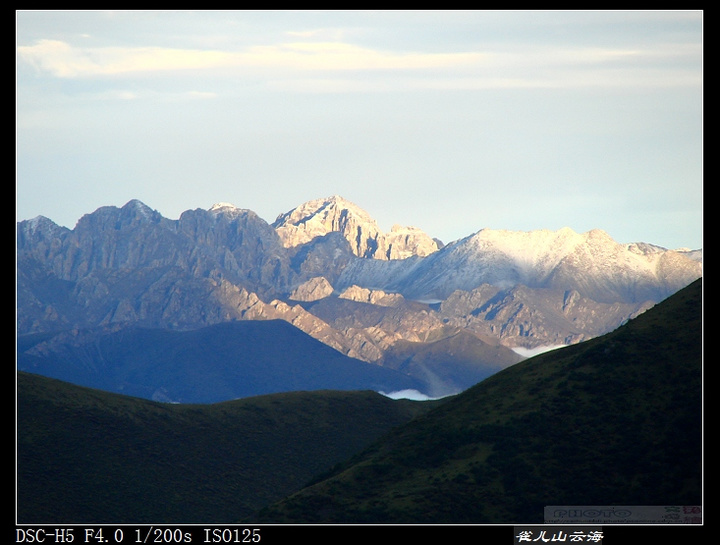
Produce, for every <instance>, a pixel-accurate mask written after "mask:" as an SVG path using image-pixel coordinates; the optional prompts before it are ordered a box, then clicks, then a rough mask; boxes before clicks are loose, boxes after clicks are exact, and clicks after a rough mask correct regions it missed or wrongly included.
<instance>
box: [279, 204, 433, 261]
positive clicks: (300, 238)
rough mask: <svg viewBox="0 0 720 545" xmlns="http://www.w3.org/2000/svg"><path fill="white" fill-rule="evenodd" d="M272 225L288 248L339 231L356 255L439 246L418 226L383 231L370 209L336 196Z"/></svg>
mask: <svg viewBox="0 0 720 545" xmlns="http://www.w3.org/2000/svg"><path fill="white" fill-rule="evenodd" d="M273 227H275V229H276V230H277V233H278V235H279V236H280V239H281V240H282V242H283V245H284V246H285V247H288V248H292V247H296V246H299V245H301V244H305V243H306V242H310V241H312V240H313V239H315V238H317V237H321V236H323V235H326V234H328V233H340V234H341V235H342V236H343V238H345V239H346V240H347V241H348V243H349V244H350V249H351V251H352V253H353V254H354V255H356V256H358V257H369V258H374V259H381V260H390V259H405V258H406V257H410V256H426V255H429V254H431V253H433V252H435V251H436V250H437V249H438V248H439V243H438V242H437V241H435V240H433V239H432V238H430V236H428V235H427V234H426V233H424V232H423V231H421V230H420V229H418V228H416V227H403V226H400V225H393V227H392V229H391V231H390V233H384V232H382V231H381V230H380V228H379V227H378V225H377V223H376V222H375V220H374V219H373V218H372V217H371V216H370V215H369V214H368V213H367V212H365V211H364V210H363V209H361V208H359V207H358V206H356V205H355V204H353V203H351V202H349V201H347V200H345V199H343V198H342V197H339V196H337V195H334V196H332V197H329V198H327V199H317V200H313V201H309V202H306V203H305V204H302V205H300V206H298V207H297V208H294V209H293V210H290V211H289V212H287V213H285V214H280V215H279V216H278V218H277V219H276V220H275V222H274V223H273Z"/></svg>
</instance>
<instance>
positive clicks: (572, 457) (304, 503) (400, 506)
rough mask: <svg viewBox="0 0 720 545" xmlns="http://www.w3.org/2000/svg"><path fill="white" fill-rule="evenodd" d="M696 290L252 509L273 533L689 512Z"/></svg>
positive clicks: (696, 407)
mask: <svg viewBox="0 0 720 545" xmlns="http://www.w3.org/2000/svg"><path fill="white" fill-rule="evenodd" d="M702 410H703V406H702V283H701V280H698V281H696V282H694V283H693V284H691V285H690V286H689V287H687V288H685V289H683V290H681V291H679V292H678V293H676V294H675V295H673V296H671V297H670V298H668V299H667V300H665V301H663V302H661V303H659V304H658V305H656V306H655V307H653V308H652V309H650V310H648V311H647V312H645V313H644V314H642V315H640V316H638V317H637V318H635V319H633V320H631V321H630V322H629V323H627V324H626V325H624V326H622V327H620V328H619V329H617V330H616V331H614V332H612V333H609V334H606V335H604V336H602V337H598V338H596V339H592V340H590V341H587V342H584V343H581V344H577V345H573V346H571V347H567V348H564V349H560V350H556V351H553V352H549V353H546V354H542V355H540V356H536V357H534V358H531V359H529V360H526V361H524V362H521V363H519V364H517V365H514V366H512V367H510V368H508V369H505V370H503V371H500V372H499V373H497V374H495V375H493V376H492V377H490V378H488V379H486V380H484V381H483V382H481V383H480V384H478V385H476V386H474V387H473V388H471V389H469V390H467V391H465V392H463V393H462V394H459V395H457V396H455V397H454V398H452V399H449V400H448V401H447V402H446V403H444V404H443V405H442V406H440V407H438V408H437V409H434V410H433V411H431V412H429V413H427V414H425V415H423V416H420V417H418V418H416V419H414V420H413V421H411V422H410V423H408V424H407V425H405V426H403V427H402V428H401V429H398V430H396V432H395V433H393V434H392V436H386V437H385V438H384V439H383V440H381V441H378V442H377V443H375V444H374V445H372V446H371V447H370V448H368V449H367V450H366V451H364V452H363V453H362V454H360V455H358V456H355V457H354V458H353V459H351V460H350V461H348V462H346V463H343V464H341V465H339V466H338V467H336V468H335V469H334V470H333V471H332V472H331V473H329V474H327V475H325V476H324V477H323V478H319V479H317V481H316V482H315V484H313V485H311V486H309V487H307V488H305V489H303V490H301V491H300V492H298V493H296V494H294V495H292V496H290V497H289V498H286V499H285V500H283V501H282V502H279V503H277V504H275V505H273V506H270V507H269V508H267V509H265V510H263V511H262V512H261V513H260V514H259V515H257V516H256V517H255V518H254V519H253V520H254V521H257V522H282V523H320V522H322V523H341V522H347V523H538V522H543V516H544V508H545V506H552V505H590V506H592V505H700V504H701V502H702Z"/></svg>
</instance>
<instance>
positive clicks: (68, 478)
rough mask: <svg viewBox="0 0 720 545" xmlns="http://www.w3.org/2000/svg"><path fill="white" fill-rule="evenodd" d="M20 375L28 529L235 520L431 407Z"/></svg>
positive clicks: (353, 397) (20, 477)
mask: <svg viewBox="0 0 720 545" xmlns="http://www.w3.org/2000/svg"><path fill="white" fill-rule="evenodd" d="M17 381H18V384H17V415H18V416H17V440H18V442H17V522H18V523H21V524H35V523H173V522H174V523H193V522H197V523H201V522H202V523H229V522H233V521H237V520H238V518H242V517H247V516H249V515H250V514H251V513H253V512H254V511H257V510H258V509H259V508H261V507H262V506H264V505H267V504H268V503H270V502H273V501H276V500H278V499H280V498H282V497H284V496H286V495H288V494H290V493H292V492H294V491H296V490H298V489H299V488H300V487H302V486H303V485H304V484H306V483H307V482H308V481H309V480H310V479H311V478H312V476H313V475H316V474H318V473H321V472H324V471H327V470H328V469H329V468H330V467H332V466H333V465H334V464H336V463H338V462H340V461H341V460H344V459H346V458H348V457H349V456H351V455H353V454H354V453H356V452H358V451H360V450H361V449H363V448H364V447H366V446H367V445H368V444H370V443H371V442H372V441H374V440H375V439H377V438H378V437H379V436H381V435H382V434H384V433H386V432H388V430H390V429H391V428H393V427H394V426H398V425H400V424H402V423H405V422H407V421H408V420H409V419H411V418H412V417H414V416H415V415H416V414H418V412H420V411H424V410H427V409H428V408H430V407H431V406H432V404H433V403H434V402H413V401H409V400H397V401H394V400H391V399H389V398H386V397H384V396H381V395H380V394H377V393H374V392H369V391H362V392H340V391H317V392H295V393H284V394H273V395H267V396H258V397H253V398H247V399H242V400H236V401H228V402H224V403H217V404H213V405H178V404H166V403H157V402H153V401H148V400H143V399H138V398H133V397H129V396H122V395H117V394H112V393H107V392H103V391H100V390H93V389H88V388H84V387H79V386H75V385H72V384H68V383H65V382H61V381H58V380H55V379H50V378H46V377H41V376H37V375H32V374H28V373H24V372H18V374H17Z"/></svg>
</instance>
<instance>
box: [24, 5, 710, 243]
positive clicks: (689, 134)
mask: <svg viewBox="0 0 720 545" xmlns="http://www.w3.org/2000/svg"><path fill="white" fill-rule="evenodd" d="M702 31H703V12H702V11H484V10H478V11H202V10H201V11H16V42H17V54H16V88H17V100H16V144H17V145H16V216H17V220H18V221H21V220H24V219H31V218H34V217H36V216H38V215H43V216H46V217H48V218H50V219H52V220H53V221H54V222H56V223H58V224H60V225H64V226H66V227H69V228H73V227H74V226H75V223H76V222H77V220H78V219H79V218H80V217H81V216H83V215H84V214H87V213H91V212H93V211H94V210H96V209H97V208H99V207H101V206H118V207H120V206H123V205H124V204H125V203H126V202H128V201H129V200H131V199H139V200H141V201H142V202H144V203H145V204H146V205H148V206H149V207H150V208H153V209H155V210H157V211H158V212H160V213H161V214H162V215H163V216H165V217H167V218H171V219H177V218H178V217H179V216H180V214H181V213H182V212H183V211H185V210H189V209H196V208H204V209H208V208H210V207H211V206H212V205H213V204H215V203H217V202H229V203H231V204H234V205H235V206H237V207H239V208H248V209H250V210H253V211H254V212H256V213H257V214H258V215H259V216H260V217H261V218H263V219H265V220H266V221H267V222H268V223H271V222H273V221H274V220H275V218H276V217H277V216H278V215H279V214H281V213H284V212H287V211H289V210H291V209H292V208H294V207H295V206H298V205H300V204H302V203H304V202H306V201H309V200H313V199H318V198H324V197H328V196H331V195H340V196H342V197H344V198H346V199H348V200H350V201H352V202H354V203H355V204H356V205H358V206H360V207H361V208H363V209H364V210H366V211H367V212H368V213H369V214H370V215H371V216H372V217H373V218H375V219H376V220H377V222H378V224H379V227H380V228H381V229H382V230H385V231H389V230H390V229H391V227H392V225H393V224H400V225H412V226H415V227H418V228H420V229H422V230H424V231H425V232H427V233H428V234H430V235H431V236H434V237H437V238H439V239H441V240H443V241H444V242H446V243H447V242H450V241H452V240H456V239H458V238H462V237H465V236H468V235H471V234H473V233H476V232H477V231H479V230H480V229H483V228H490V229H507V230H520V231H530V230H535V229H550V230H557V229H560V228H562V227H570V228H571V229H573V230H574V231H576V232H579V233H582V232H586V231H589V230H591V229H596V228H597V229H603V230H605V231H606V232H608V233H609V234H610V236H611V237H613V238H614V239H615V240H616V241H618V242H621V243H630V242H649V243H652V244H657V245H659V246H663V247H665V248H680V247H685V248H693V249H696V248H701V247H702V234H703V229H702V226H703V223H702V220H703V215H702V212H703V154H702V149H703V148H702V144H703V123H702V121H703V33H702Z"/></svg>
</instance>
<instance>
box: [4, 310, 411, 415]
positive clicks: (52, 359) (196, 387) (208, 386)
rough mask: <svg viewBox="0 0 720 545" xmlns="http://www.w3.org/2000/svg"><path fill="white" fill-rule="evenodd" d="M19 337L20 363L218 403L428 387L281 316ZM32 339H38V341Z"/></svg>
mask: <svg viewBox="0 0 720 545" xmlns="http://www.w3.org/2000/svg"><path fill="white" fill-rule="evenodd" d="M46 337H48V335H39V336H28V337H21V338H20V340H19V341H18V363H17V365H18V369H20V370H22V371H29V372H32V373H36V374H40V375H43V376H48V377H53V378H57V379H60V380H65V381H67V382H72V383H73V384H78V385H81V386H88V387H91V388H98V389H102V390H106V391H109V392H115V393H122V394H127V395H132V396H136V397H142V398H146V399H154V400H157V401H172V402H178V403H215V402H219V401H226V400H229V399H237V398H241V397H248V396H255V395H262V394H269V393H275V392H284V391H297V390H322V389H333V390H363V389H367V390H376V391H384V392H392V391H396V390H405V389H417V390H424V389H425V388H424V384H423V383H422V382H421V381H420V380H416V379H413V378H411V377H409V376H407V375H404V374H402V373H400V372H398V371H395V370H393V369H387V368H383V367H380V366H378V365H374V364H370V363H367V362H364V361H360V360H356V359H353V358H349V357H347V356H344V355H343V354H341V353H340V352H338V351H336V350H334V349H332V348H330V347H329V346H327V345H325V344H323V343H321V342H320V341H318V340H316V339H314V338H312V337H311V336H310V335H307V334H306V333H303V332H302V331H300V330H299V329H297V328H295V327H293V326H292V325H290V324H289V323H287V322H285V321H283V320H263V321H251V320H249V321H239V322H227V323H222V324H216V325H212V326H208V327H204V328H200V329H195V330H191V331H171V330H161V329H141V328H135V329H120V330H118V331H113V330H109V331H107V332H104V333H102V334H98V332H97V331H89V332H83V331H69V332H64V333H60V334H57V335H54V336H50V338H49V339H46ZM33 339H35V340H36V341H39V342H37V344H34V345H33Z"/></svg>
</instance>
